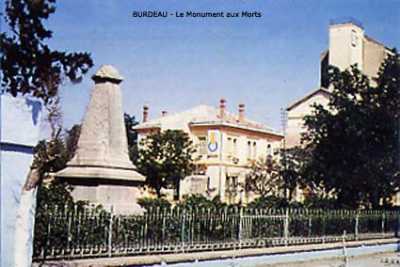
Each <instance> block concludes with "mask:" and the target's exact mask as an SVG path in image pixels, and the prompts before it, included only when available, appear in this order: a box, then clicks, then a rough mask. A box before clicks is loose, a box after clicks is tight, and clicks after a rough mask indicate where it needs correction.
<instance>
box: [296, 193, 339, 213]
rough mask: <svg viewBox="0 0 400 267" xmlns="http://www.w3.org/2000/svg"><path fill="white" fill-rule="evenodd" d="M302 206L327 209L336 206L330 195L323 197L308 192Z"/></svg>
mask: <svg viewBox="0 0 400 267" xmlns="http://www.w3.org/2000/svg"><path fill="white" fill-rule="evenodd" d="M303 205H304V207H306V208H310V209H328V210H333V209H335V208H336V200H335V199H334V198H332V197H323V196H320V195H317V194H309V195H307V196H306V197H305V199H304V202H303Z"/></svg>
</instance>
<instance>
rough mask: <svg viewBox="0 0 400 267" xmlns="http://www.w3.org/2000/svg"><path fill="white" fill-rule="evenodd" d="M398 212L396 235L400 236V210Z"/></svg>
mask: <svg viewBox="0 0 400 267" xmlns="http://www.w3.org/2000/svg"><path fill="white" fill-rule="evenodd" d="M396 213H397V229H396V230H397V231H396V237H400V212H398V211H397V212H396Z"/></svg>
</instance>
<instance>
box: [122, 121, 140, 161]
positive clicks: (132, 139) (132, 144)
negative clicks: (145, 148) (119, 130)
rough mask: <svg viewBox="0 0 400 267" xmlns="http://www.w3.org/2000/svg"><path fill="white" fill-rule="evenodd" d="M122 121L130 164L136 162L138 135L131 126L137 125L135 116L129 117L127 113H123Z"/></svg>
mask: <svg viewBox="0 0 400 267" xmlns="http://www.w3.org/2000/svg"><path fill="white" fill-rule="evenodd" d="M124 121H125V128H126V137H127V139H128V153H129V158H130V160H131V161H132V162H134V163H135V162H136V161H137V160H138V156H139V155H138V153H139V151H138V143H137V139H138V134H137V132H136V131H134V130H133V129H132V127H133V126H135V125H137V124H139V122H138V121H137V120H136V118H135V116H131V115H129V114H127V113H124Z"/></svg>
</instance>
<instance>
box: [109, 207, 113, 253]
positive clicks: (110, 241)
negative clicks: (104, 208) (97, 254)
mask: <svg viewBox="0 0 400 267" xmlns="http://www.w3.org/2000/svg"><path fill="white" fill-rule="evenodd" d="M113 219H114V207H113V205H111V209H110V223H109V225H108V257H111V256H112V228H113Z"/></svg>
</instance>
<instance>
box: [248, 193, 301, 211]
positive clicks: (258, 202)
mask: <svg viewBox="0 0 400 267" xmlns="http://www.w3.org/2000/svg"><path fill="white" fill-rule="evenodd" d="M302 206H303V205H302V204H301V203H298V202H295V201H291V202H289V201H288V200H287V199H286V198H284V197H279V196H274V195H270V196H261V197H258V198H256V199H255V200H253V201H252V202H250V203H249V204H248V205H247V207H248V208H252V209H281V208H301V207H302Z"/></svg>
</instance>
